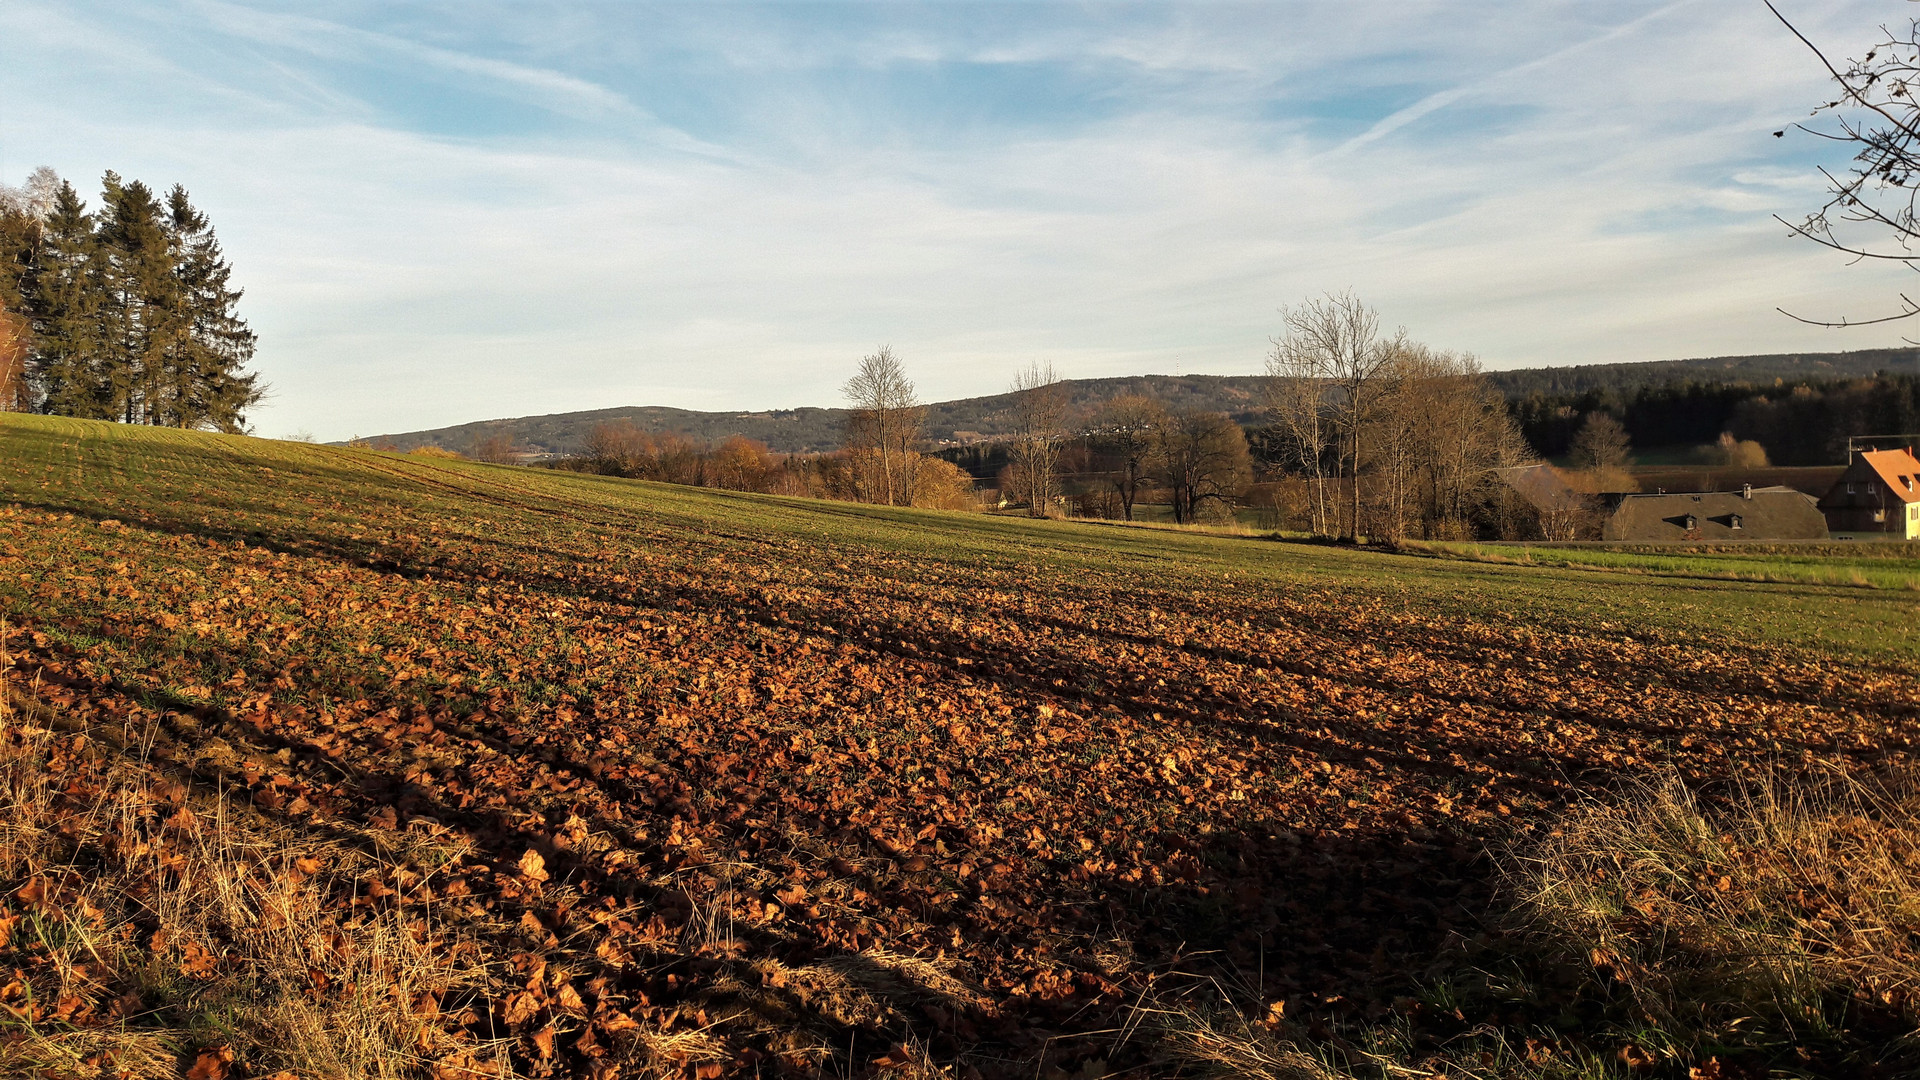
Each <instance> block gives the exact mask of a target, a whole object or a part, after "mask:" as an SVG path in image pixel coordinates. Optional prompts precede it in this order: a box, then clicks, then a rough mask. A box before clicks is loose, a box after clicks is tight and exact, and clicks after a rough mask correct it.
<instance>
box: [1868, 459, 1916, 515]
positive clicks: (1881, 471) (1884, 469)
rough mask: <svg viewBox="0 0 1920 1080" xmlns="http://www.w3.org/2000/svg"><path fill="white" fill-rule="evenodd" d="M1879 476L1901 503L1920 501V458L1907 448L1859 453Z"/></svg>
mask: <svg viewBox="0 0 1920 1080" xmlns="http://www.w3.org/2000/svg"><path fill="white" fill-rule="evenodd" d="M1860 460H1861V461H1864V462H1866V465H1867V468H1869V469H1872V470H1873V471H1874V474H1875V475H1876V476H1878V477H1880V482H1881V483H1883V484H1885V485H1887V490H1888V491H1890V492H1892V493H1893V497H1894V498H1896V499H1899V500H1900V501H1901V502H1903V503H1910V502H1920V459H1916V458H1915V457H1914V456H1913V453H1912V452H1911V451H1907V450H1867V451H1865V452H1863V453H1861V455H1860Z"/></svg>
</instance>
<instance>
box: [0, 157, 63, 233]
mask: <svg viewBox="0 0 1920 1080" xmlns="http://www.w3.org/2000/svg"><path fill="white" fill-rule="evenodd" d="M59 191H60V174H59V173H57V172H54V171H53V167H52V166H50V165H42V166H40V167H38V168H36V169H34V170H33V171H32V172H30V173H28V174H27V181H26V183H24V184H22V185H20V186H19V187H17V188H16V187H8V186H7V185H5V184H0V213H15V214H20V215H22V216H24V217H29V218H33V219H34V220H36V221H38V220H44V219H45V218H46V217H47V215H48V214H51V213H53V202H54V198H55V197H56V196H57V195H58V194H59Z"/></svg>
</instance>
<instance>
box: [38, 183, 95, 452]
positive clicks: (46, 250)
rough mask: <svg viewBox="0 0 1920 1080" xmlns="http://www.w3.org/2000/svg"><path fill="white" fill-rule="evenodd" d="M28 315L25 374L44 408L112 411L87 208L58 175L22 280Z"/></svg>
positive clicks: (86, 413) (84, 413)
mask: <svg viewBox="0 0 1920 1080" xmlns="http://www.w3.org/2000/svg"><path fill="white" fill-rule="evenodd" d="M22 291H23V293H24V294H25V300H26V312H27V315H28V317H29V318H30V319H31V320H32V323H33V346H32V361H31V367H30V372H31V376H30V377H31V379H32V381H33V382H34V383H35V385H36V386H37V388H38V390H39V393H40V405H39V408H40V410H41V411H42V412H48V413H54V414H56V415H60V416H80V417H86V418H88V419H93V420H111V419H115V418H116V417H115V415H114V413H113V402H112V399H111V396H110V395H109V393H108V389H107V387H108V385H109V383H110V381H111V380H110V379H109V377H108V372H107V357H106V350H105V341H104V339H103V331H104V325H103V319H102V310H101V309H102V307H103V306H104V302H105V299H106V274H105V267H104V262H103V260H102V258H101V256H100V251H99V247H98V245H96V244H95V243H94V224H93V215H91V214H89V213H87V204H86V203H85V202H82V201H81V199H80V196H79V195H78V194H77V193H76V192H75V191H74V190H73V185H72V184H69V183H66V182H65V181H62V182H61V184H60V187H59V189H58V190H57V191H56V192H55V194H54V201H53V210H52V212H51V213H50V214H49V215H48V216H47V219H46V221H45V222H44V223H43V224H42V231H41V243H40V246H39V248H38V251H37V257H36V259H35V261H34V265H33V266H32V267H31V268H30V270H29V272H28V274H27V276H26V279H25V287H24V288H23V290H22Z"/></svg>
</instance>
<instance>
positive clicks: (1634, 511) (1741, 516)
mask: <svg viewBox="0 0 1920 1080" xmlns="http://www.w3.org/2000/svg"><path fill="white" fill-rule="evenodd" d="M1607 501H1608V503H1609V504H1610V505H1611V507H1612V513H1611V514H1610V515H1609V516H1608V517H1607V521H1606V524H1605V526H1603V528H1602V529H1601V533H1600V536H1601V539H1603V540H1675V541H1679V540H1723V541H1734V540H1824V539H1826V538H1827V519H1826V518H1825V517H1824V516H1823V515H1822V514H1821V513H1820V508H1819V506H1818V505H1817V500H1815V499H1814V497H1813V496H1811V495H1808V494H1806V493H1805V492H1801V491H1795V490H1793V489H1792V488H1787V487H1769V488H1754V489H1753V495H1752V497H1751V498H1749V497H1746V496H1744V495H1742V494H1741V493H1740V492H1738V491H1686V492H1679V493H1677V494H1660V495H1609V496H1608V497H1607ZM1689 523H1691V531H1689ZM1736 524H1737V525H1738V526H1739V527H1738V528H1735V527H1734V526H1735V525H1736Z"/></svg>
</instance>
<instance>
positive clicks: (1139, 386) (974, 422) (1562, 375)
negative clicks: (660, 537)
mask: <svg viewBox="0 0 1920 1080" xmlns="http://www.w3.org/2000/svg"><path fill="white" fill-rule="evenodd" d="M1880 371H1887V372H1920V349H1874V350H1863V351H1859V352H1845V353H1781V354H1774V355H1766V356H1723V357H1711V358H1704V359H1695V360H1658V361H1649V362H1646V363H1636V364H1593V365H1586V366H1581V367H1561V368H1552V367H1550V368H1525V369H1518V370H1512V371H1496V372H1490V373H1489V378H1490V379H1492V381H1493V384H1494V385H1495V386H1496V387H1498V388H1499V389H1500V390H1501V392H1503V393H1505V394H1507V395H1508V396H1509V397H1524V396H1525V395H1527V394H1529V393H1542V394H1571V393H1580V392H1583V391H1587V390H1594V389H1613V390H1616V391H1624V392H1629V393H1630V392H1631V391H1633V390H1635V389H1638V388H1639V387H1642V386H1648V385H1657V384H1661V383H1668V382H1678V381H1684V380H1694V381H1701V382H1726V383H1755V384H1766V383H1772V382H1773V381H1775V380H1776V379H1778V380H1783V381H1786V382H1793V381H1796V380H1803V379H1814V380H1820V379H1837V378H1846V377H1850V376H1858V375H1871V374H1874V373H1875V372H1880ZM1260 384H1261V379H1260V377H1259V376H1254V375H1138V376H1129V377H1125V378H1108V379H1072V380H1068V384H1067V385H1068V388H1069V393H1070V397H1071V401H1072V405H1073V408H1074V409H1075V410H1076V411H1077V412H1079V413H1081V414H1085V413H1087V412H1090V411H1091V410H1092V409H1093V408H1094V407H1096V406H1097V405H1098V404H1099V403H1100V402H1102V401H1105V400H1106V399H1108V398H1110V397H1113V396H1115V395H1117V394H1123V393H1138V394H1146V395H1149V396H1152V397H1157V398H1159V399H1160V400H1162V401H1164V402H1166V403H1167V404H1168V405H1170V406H1173V407H1175V408H1187V409H1197V410H1202V411H1206V412H1224V413H1226V414H1228V415H1229V416H1232V417H1233V418H1234V419H1235V420H1236V421H1238V422H1240V423H1243V424H1252V423H1256V422H1258V421H1259V419H1260ZM1011 398H1012V395H1010V394H992V395H988V396H986V397H974V398H961V399H958V400H955V401H942V402H935V403H933V404H931V405H929V406H928V407H927V424H926V437H927V439H928V441H930V442H931V443H933V444H934V445H935V446H952V445H961V444H966V443H970V442H978V441H982V440H990V439H992V438H994V437H996V436H1000V435H1005V434H1006V433H1007V432H1008V426H1007V425H1008V412H1007V410H1008V405H1009V404H1010V401H1011ZM846 417H847V410H845V409H837V408H810V407H806V408H793V409H771V410H765V411H761V412H698V411H694V410H689V409H673V408H667V407H665V406H658V405H645V406H622V407H618V408H610V409H593V410H588V411H585V412H569V413H552V414H549V415H545V416H524V417H517V418H513V419H499V420H481V421H476V422H473V423H468V424H457V425H454V426H452V427H444V428H432V429H429V430H424V431H406V432H398V433H394V434H388V435H375V436H371V437H369V438H367V439H366V440H365V441H366V442H367V443H368V444H369V445H372V446H378V447H391V448H393V449H396V450H412V449H414V448H416V447H421V446H438V447H442V448H444V449H448V450H455V451H461V452H465V451H468V450H470V449H471V448H473V447H474V446H476V445H478V444H479V443H480V442H481V441H483V440H485V439H487V438H490V437H493V436H496V435H505V436H506V437H507V438H508V439H509V440H510V441H511V442H512V444H513V445H514V446H515V447H518V448H520V449H522V450H525V451H528V452H531V453H533V454H536V455H565V454H575V453H579V452H580V450H581V448H582V447H583V446H584V445H585V440H586V436H587V433H588V432H589V431H591V430H592V429H593V427H594V425H596V424H602V423H608V422H612V421H626V422H629V423H632V424H634V425H635V426H637V427H639V428H640V429H642V430H644V431H647V432H650V433H654V434H661V433H667V432H672V433H676V434H682V435H689V436H692V437H694V438H696V439H701V440H704V441H708V442H718V441H720V440H722V439H726V438H728V437H730V436H734V435H744V436H746V437H747V438H750V439H758V440H759V441H761V442H764V443H766V444H767V446H768V447H769V448H771V449H772V450H774V451H775V452H778V453H815V452H823V451H828V450H833V449H837V448H838V447H839V446H840V443H841V432H842V427H843V425H844V424H845V422H846Z"/></svg>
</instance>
